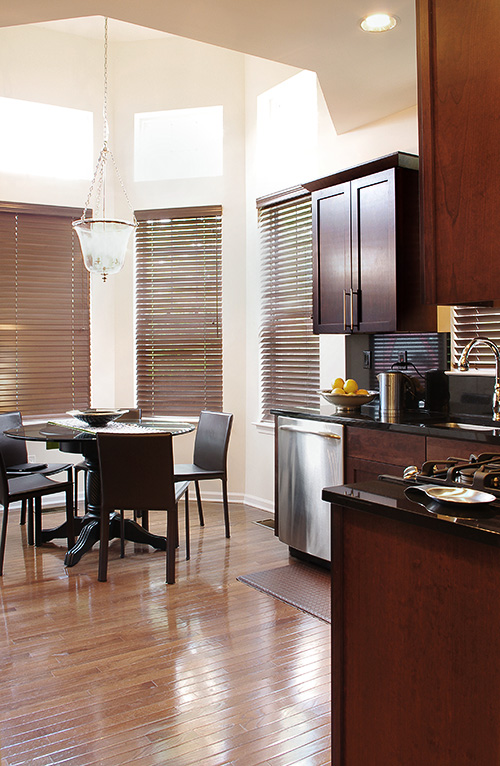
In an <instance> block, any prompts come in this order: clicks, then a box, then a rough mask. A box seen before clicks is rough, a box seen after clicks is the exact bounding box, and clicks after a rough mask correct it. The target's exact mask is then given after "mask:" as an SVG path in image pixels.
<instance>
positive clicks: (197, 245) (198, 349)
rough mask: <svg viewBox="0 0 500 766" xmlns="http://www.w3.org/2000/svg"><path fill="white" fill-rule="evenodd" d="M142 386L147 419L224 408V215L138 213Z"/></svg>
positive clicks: (205, 210) (217, 211) (206, 210)
mask: <svg viewBox="0 0 500 766" xmlns="http://www.w3.org/2000/svg"><path fill="white" fill-rule="evenodd" d="M136 218H137V220H138V222H139V227H138V230H137V233H136V384H137V404H138V406H139V407H141V408H142V411H143V413H144V414H146V415H182V416H198V415H199V414H200V411H201V410H202V409H213V410H221V409H222V208H221V207H220V206H213V207H194V208H180V209H179V208H174V209H168V210H142V211H136Z"/></svg>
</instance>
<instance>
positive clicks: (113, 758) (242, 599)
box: [0, 503, 330, 766]
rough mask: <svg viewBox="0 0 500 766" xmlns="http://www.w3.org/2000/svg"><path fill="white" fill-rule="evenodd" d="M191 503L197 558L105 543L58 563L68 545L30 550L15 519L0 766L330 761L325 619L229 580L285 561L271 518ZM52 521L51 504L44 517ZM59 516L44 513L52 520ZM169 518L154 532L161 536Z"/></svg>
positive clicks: (5, 587) (0, 600)
mask: <svg viewBox="0 0 500 766" xmlns="http://www.w3.org/2000/svg"><path fill="white" fill-rule="evenodd" d="M206 505H207V507H206V526H205V527H204V528H200V527H199V526H198V524H197V522H196V520H195V518H194V514H193V529H192V550H191V556H192V558H191V560H190V561H186V560H185V558H184V549H183V539H182V535H181V541H180V548H179V550H178V553H177V582H176V584H175V585H173V586H167V585H165V582H164V580H165V555H164V553H162V552H159V551H153V550H151V549H150V548H148V547H146V546H142V545H134V544H133V543H127V547H126V554H125V558H124V559H121V558H120V555H119V544H118V543H117V541H113V543H112V544H111V546H110V557H109V573H108V582H107V583H98V582H97V559H98V547H97V546H96V549H95V550H93V551H91V552H90V553H88V554H87V555H86V556H84V557H83V558H82V560H81V561H80V562H79V564H78V565H76V566H75V567H73V568H71V569H65V568H64V565H63V560H64V553H65V550H64V547H63V544H62V543H63V541H60V544H59V542H58V541H56V543H52V544H48V545H45V546H43V547H42V548H38V549H34V548H31V547H30V546H28V545H27V541H26V531H25V528H24V527H19V526H18V524H17V523H16V519H15V515H14V514H13V515H12V520H9V521H10V522H11V521H12V523H10V524H9V532H8V540H7V553H6V560H5V573H4V576H3V578H1V581H0V615H1V618H2V623H3V628H4V629H3V631H1V632H0V668H1V671H2V672H1V674H0V692H1V693H0V764H1V766H25V765H27V764H30V765H31V764H36V766H53V764H58V765H59V766H62V764H64V765H65V766H126V764H135V765H136V766H137V764H140V765H141V766H165V764H169V766H170V764H172V766H198V764H203V766H326V765H327V764H328V763H329V762H330V760H329V758H330V755H329V753H330V629H329V626H328V625H326V624H325V623H323V622H322V621H320V620H317V619H316V618H314V617H311V616H309V615H306V614H304V613H303V612H301V611H299V610H297V609H294V608H293V607H291V606H288V605H287V604H284V603H283V602H281V601H278V600H277V599H274V598H272V597H271V596H267V595H265V594H263V593H261V592H259V591H256V590H255V589H253V588H250V587H249V586H247V585H244V584H243V583H240V582H239V581H237V579H236V578H237V577H238V575H242V574H248V573H250V572H254V571H259V570H264V569H270V568H271V567H274V566H276V567H278V566H283V564H285V563H286V562H287V560H288V551H287V549H286V547H285V546H283V544H282V543H280V542H279V541H278V540H277V539H276V537H275V536H274V534H273V532H272V530H270V529H269V528H266V527H263V526H261V525H257V524H254V523H253V522H254V521H256V520H258V519H259V518H263V517H264V516H265V515H266V514H263V513H262V512H261V511H258V510H256V509H253V508H251V507H249V506H243V505H240V504H232V505H231V508H230V513H231V524H232V536H231V538H230V539H229V540H227V539H226V538H225V537H224V530H223V521H222V509H221V506H220V505H219V504H217V503H207V504H206ZM44 516H45V518H44V524H47V525H51V524H54V525H56V524H57V523H58V520H59V517H58V516H57V514H44ZM51 517H52V518H51ZM163 527H164V520H163V518H162V514H151V529H152V531H153V532H156V533H157V534H162V533H163Z"/></svg>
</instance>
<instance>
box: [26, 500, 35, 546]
mask: <svg viewBox="0 0 500 766" xmlns="http://www.w3.org/2000/svg"><path fill="white" fill-rule="evenodd" d="M27 503H28V545H34V544H35V534H34V529H33V498H30V499H29V500H28V501H27Z"/></svg>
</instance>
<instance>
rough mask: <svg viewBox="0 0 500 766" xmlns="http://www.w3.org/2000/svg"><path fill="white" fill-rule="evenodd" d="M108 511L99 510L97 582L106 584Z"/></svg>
mask: <svg viewBox="0 0 500 766" xmlns="http://www.w3.org/2000/svg"><path fill="white" fill-rule="evenodd" d="M108 545H109V511H108V510H105V509H104V508H101V521H100V542H99V572H98V574H97V579H98V580H99V582H106V580H107V577H108Z"/></svg>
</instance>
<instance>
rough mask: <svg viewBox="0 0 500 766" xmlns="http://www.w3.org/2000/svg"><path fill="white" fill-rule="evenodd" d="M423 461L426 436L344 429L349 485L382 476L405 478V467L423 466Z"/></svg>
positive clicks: (346, 479)
mask: <svg viewBox="0 0 500 766" xmlns="http://www.w3.org/2000/svg"><path fill="white" fill-rule="evenodd" d="M424 460H425V437H424V436H415V435H413V434H397V433H392V432H385V431H377V430H371V429H368V428H346V429H345V457H344V469H345V472H344V481H345V483H346V484H353V483H354V482H357V481H369V480H370V479H376V478H377V476H379V475H380V474H392V475H396V476H402V474H403V469H404V468H405V467H406V466H408V465H418V466H420V465H421V464H422V463H423V462H424Z"/></svg>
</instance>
